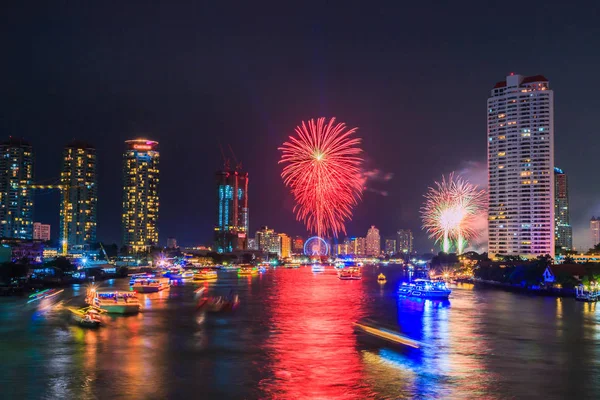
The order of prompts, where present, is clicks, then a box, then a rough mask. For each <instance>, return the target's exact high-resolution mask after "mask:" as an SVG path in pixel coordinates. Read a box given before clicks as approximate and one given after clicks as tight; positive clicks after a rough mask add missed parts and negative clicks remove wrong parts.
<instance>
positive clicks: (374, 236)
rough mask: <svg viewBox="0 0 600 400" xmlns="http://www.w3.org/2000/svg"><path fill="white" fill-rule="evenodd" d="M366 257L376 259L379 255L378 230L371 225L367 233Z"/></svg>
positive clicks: (379, 237)
mask: <svg viewBox="0 0 600 400" xmlns="http://www.w3.org/2000/svg"><path fill="white" fill-rule="evenodd" d="M366 239H367V255H368V256H374V257H377V256H379V255H380V254H381V236H380V235H379V229H377V228H375V226H374V225H371V227H370V228H369V230H368V231H367V238H366Z"/></svg>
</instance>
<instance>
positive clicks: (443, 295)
mask: <svg viewBox="0 0 600 400" xmlns="http://www.w3.org/2000/svg"><path fill="white" fill-rule="evenodd" d="M450 293H452V291H451V290H450V289H448V287H447V286H446V283H445V282H444V281H431V280H429V279H415V280H414V281H413V282H411V283H406V282H402V285H401V286H400V288H398V294H399V295H401V296H406V297H417V298H422V299H433V300H448V297H449V296H450Z"/></svg>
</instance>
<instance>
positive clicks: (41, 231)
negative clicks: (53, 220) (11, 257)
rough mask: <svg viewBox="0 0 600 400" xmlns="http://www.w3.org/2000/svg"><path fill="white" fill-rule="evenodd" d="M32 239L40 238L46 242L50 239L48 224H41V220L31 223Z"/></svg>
mask: <svg viewBox="0 0 600 400" xmlns="http://www.w3.org/2000/svg"><path fill="white" fill-rule="evenodd" d="M33 240H42V241H44V242H47V241H49V240H50V225H48V224H42V223H41V222H34V223H33Z"/></svg>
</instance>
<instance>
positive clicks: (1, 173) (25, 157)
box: [0, 137, 33, 239]
mask: <svg viewBox="0 0 600 400" xmlns="http://www.w3.org/2000/svg"><path fill="white" fill-rule="evenodd" d="M31 184H33V150H32V148H31V145H30V144H29V143H27V142H26V141H24V140H21V139H15V138H12V137H11V138H9V139H8V140H7V141H5V142H2V143H0V237H5V238H16V239H32V238H33V190H32V189H31V188H30V187H29V185H31Z"/></svg>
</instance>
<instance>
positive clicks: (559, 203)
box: [554, 168, 573, 253]
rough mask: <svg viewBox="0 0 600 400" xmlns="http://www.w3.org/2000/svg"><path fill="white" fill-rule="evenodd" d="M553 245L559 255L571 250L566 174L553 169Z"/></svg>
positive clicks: (571, 231) (571, 239)
mask: <svg viewBox="0 0 600 400" xmlns="http://www.w3.org/2000/svg"><path fill="white" fill-rule="evenodd" d="M554 245H555V247H556V249H557V250H559V251H560V252H561V253H562V252H564V251H567V250H572V249H573V228H572V227H571V223H570V218H569V181H568V179H567V174H565V173H564V172H563V171H562V170H561V169H560V168H554Z"/></svg>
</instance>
